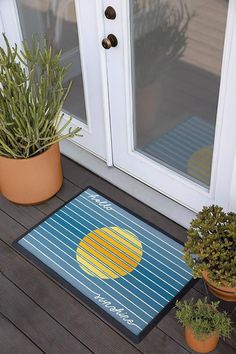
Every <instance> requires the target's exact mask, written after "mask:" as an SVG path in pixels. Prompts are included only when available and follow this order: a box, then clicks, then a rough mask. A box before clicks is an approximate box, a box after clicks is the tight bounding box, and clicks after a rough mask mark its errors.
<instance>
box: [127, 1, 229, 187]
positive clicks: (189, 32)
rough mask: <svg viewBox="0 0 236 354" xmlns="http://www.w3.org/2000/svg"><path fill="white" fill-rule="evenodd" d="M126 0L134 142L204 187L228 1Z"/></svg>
mask: <svg viewBox="0 0 236 354" xmlns="http://www.w3.org/2000/svg"><path fill="white" fill-rule="evenodd" d="M130 4H131V38H132V41H131V43H132V60H133V65H132V68H133V74H132V80H133V92H134V112H135V114H134V122H133V123H134V124H133V126H134V149H135V150H136V151H138V152H140V153H142V154H143V155H145V156H146V157H148V158H150V159H152V160H154V161H156V162H157V163H161V164H163V165H165V166H166V167H168V168H170V169H172V170H174V171H176V172H178V173H179V174H181V175H184V176H185V177H187V178H189V179H191V180H193V181H195V182H197V183H199V184H201V185H204V186H206V187H209V186H210V179H211V166H212V155H213V145H214V135H215V125H216V113H217V106H218V96H219V87H220V76H221V66H222V55H223V47H224V38H225V28H226V19H227V10H228V1H225V0H209V1H205V0H183V1H182V0H177V1H173V0H133V1H131V2H130Z"/></svg>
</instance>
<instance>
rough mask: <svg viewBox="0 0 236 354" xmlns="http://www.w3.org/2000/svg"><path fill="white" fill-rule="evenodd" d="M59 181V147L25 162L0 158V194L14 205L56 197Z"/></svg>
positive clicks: (55, 146) (54, 147) (56, 146)
mask: <svg viewBox="0 0 236 354" xmlns="http://www.w3.org/2000/svg"><path fill="white" fill-rule="evenodd" d="M62 182H63V174H62V166H61V157H60V150H59V144H54V145H52V146H51V147H50V148H49V149H48V150H47V151H45V152H43V153H41V154H39V155H37V156H35V157H30V158H28V159H12V158H7V157H2V156H0V191H1V193H2V194H3V195H4V196H5V197H6V198H7V199H9V200H10V201H12V202H14V203H18V204H38V203H41V202H43V201H45V200H47V199H49V198H51V197H52V196H53V195H54V194H56V193H57V192H58V190H59V189H60V187H61V185H62Z"/></svg>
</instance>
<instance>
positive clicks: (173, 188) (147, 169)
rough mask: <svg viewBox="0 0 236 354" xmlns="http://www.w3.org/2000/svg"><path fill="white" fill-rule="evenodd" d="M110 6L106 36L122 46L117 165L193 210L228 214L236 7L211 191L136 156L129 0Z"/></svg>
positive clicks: (112, 77) (113, 102) (113, 0)
mask: <svg viewBox="0 0 236 354" xmlns="http://www.w3.org/2000/svg"><path fill="white" fill-rule="evenodd" d="M108 3H109V5H111V6H113V7H114V8H115V9H116V11H117V21H106V32H107V33H114V34H115V35H116V36H117V38H118V41H119V45H118V47H116V48H113V49H112V50H109V51H107V66H108V69H107V70H108V84H109V97H110V110H111V126H112V142H113V157H114V165H115V166H116V167H118V168H120V169H122V170H123V171H125V172H126V173H128V174H130V175H132V176H133V177H135V178H137V179H139V180H140V181H142V182H144V183H146V184H147V185H149V186H150V187H152V188H154V189H156V190H158V191H159V192H161V193H163V194H165V195H167V196H168V197H170V198H172V199H173V200H175V201H176V202H178V203H180V204H182V205H184V206H186V207H187V208H189V209H191V210H194V211H198V210H200V209H201V208H202V206H203V205H209V204H212V203H217V204H220V205H222V206H223V207H224V208H225V209H226V210H228V209H229V203H230V192H231V181H232V174H233V164H234V159H235V152H236V139H235V128H234V129H232V127H235V112H236V99H235V92H236V67H235V62H236V2H235V1H234V0H230V1H229V9H228V19H227V26H226V33H225V46H224V55H223V64H222V75H221V87H220V94H219V104H218V112H217V124H216V133H215V144H214V153H213V163H212V178H211V186H210V189H209V190H208V189H207V188H204V187H202V186H200V185H198V184H197V183H195V182H192V181H190V180H189V179H188V178H185V177H183V176H181V175H179V174H178V173H177V172H174V171H172V170H170V169H168V168H167V167H165V166H163V165H161V164H158V163H156V162H154V161H152V160H151V159H148V158H146V157H145V156H144V155H142V154H141V153H139V152H137V151H134V143H133V122H132V115H133V102H132V100H133V98H132V76H131V74H132V68H131V60H130V58H131V38H130V14H129V1H120V0H110V1H109V2H108V1H107V0H104V4H108Z"/></svg>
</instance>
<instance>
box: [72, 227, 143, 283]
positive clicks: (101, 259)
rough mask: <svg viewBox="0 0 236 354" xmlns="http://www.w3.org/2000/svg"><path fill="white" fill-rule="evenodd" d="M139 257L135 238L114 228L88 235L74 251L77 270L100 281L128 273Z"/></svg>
mask: <svg viewBox="0 0 236 354" xmlns="http://www.w3.org/2000/svg"><path fill="white" fill-rule="evenodd" d="M142 255H143V249H142V243H141V241H140V240H139V239H138V237H137V236H136V235H134V234H133V233H131V232H130V231H128V230H125V229H122V228H120V227H117V226H112V227H102V228H101V229H95V230H93V231H90V232H89V233H88V234H87V235H85V236H84V237H83V239H82V240H81V241H80V243H79V245H78V247H77V250H76V259H77V261H78V262H79V264H80V267H81V268H82V269H83V270H84V271H85V272H86V273H88V274H89V275H92V276H94V277H98V278H102V279H110V278H112V279H116V278H119V277H123V276H125V275H126V274H128V273H131V272H132V271H133V270H134V269H135V268H136V267H137V266H138V264H139V262H140V261H141V259H142Z"/></svg>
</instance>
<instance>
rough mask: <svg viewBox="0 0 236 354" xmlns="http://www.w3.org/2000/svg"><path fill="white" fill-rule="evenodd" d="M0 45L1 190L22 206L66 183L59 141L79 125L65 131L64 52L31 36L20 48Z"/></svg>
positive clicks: (66, 92)
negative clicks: (61, 60)
mask: <svg viewBox="0 0 236 354" xmlns="http://www.w3.org/2000/svg"><path fill="white" fill-rule="evenodd" d="M3 36H4V40H5V45H6V49H5V50H4V49H3V48H0V83H1V84H0V191H1V192H2V194H3V195H4V196H5V197H6V198H8V199H9V200H11V201H13V202H15V203H20V204H36V203H39V202H42V201H44V200H46V199H49V198H50V197H51V196H53V195H54V194H55V193H56V192H57V191H58V190H59V189H60V187H61V185H62V181H63V174H62V167H61V160H60V151H59V144H58V143H59V141H60V140H62V139H65V138H68V137H73V136H75V135H79V131H80V128H78V127H76V128H75V129H69V130H67V131H66V132H65V129H67V127H68V125H69V124H70V122H71V119H70V120H68V121H67V123H66V124H64V125H63V124H62V118H63V114H62V113H61V110H62V106H63V103H64V101H65V99H66V97H67V95H68V93H69V90H70V87H71V83H69V85H67V87H64V85H63V79H64V76H65V73H66V71H67V67H63V66H61V65H60V57H61V52H58V53H56V54H54V53H53V50H52V48H51V47H50V46H48V44H47V41H46V40H44V41H43V43H41V41H40V40H39V39H37V38H33V40H32V44H31V45H29V44H28V43H27V41H24V42H23V45H22V50H20V49H19V48H18V47H17V45H15V46H14V47H11V46H10V45H9V42H8V40H7V38H6V36H5V35H4V34H3Z"/></svg>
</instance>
